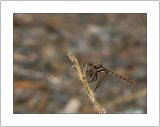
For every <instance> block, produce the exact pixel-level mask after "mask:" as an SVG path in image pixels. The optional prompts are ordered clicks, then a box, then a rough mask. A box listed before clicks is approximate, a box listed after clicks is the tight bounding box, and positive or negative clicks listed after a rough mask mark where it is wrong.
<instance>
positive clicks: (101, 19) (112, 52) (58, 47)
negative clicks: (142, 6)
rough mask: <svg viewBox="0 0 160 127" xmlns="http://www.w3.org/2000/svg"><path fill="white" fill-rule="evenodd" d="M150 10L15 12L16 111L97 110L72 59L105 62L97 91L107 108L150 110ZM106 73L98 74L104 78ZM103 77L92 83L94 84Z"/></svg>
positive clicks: (112, 110)
mask: <svg viewBox="0 0 160 127" xmlns="http://www.w3.org/2000/svg"><path fill="white" fill-rule="evenodd" d="M146 18H147V15H146V14H14V30H13V32H14V43H13V44H14V45H13V46H14V47H13V48H14V60H13V62H14V74H13V76H14V111H13V112H14V113H50V114H52V113H97V112H96V110H95V109H94V106H93V105H92V103H91V102H90V100H89V98H88V97H87V95H86V94H85V92H84V89H83V86H82V85H81V83H80V81H79V79H78V76H77V74H76V71H75V70H74V69H73V68H71V66H72V62H71V61H70V59H69V58H68V56H67V54H66V53H65V51H66V50H68V49H69V50H71V51H72V53H73V54H74V55H75V56H76V57H77V59H78V61H79V62H80V64H81V65H83V63H85V61H91V62H93V63H102V64H103V65H105V66H106V67H107V68H108V69H110V70H112V71H113V72H116V73H118V74H120V75H124V76H126V77H129V78H131V79H133V80H134V81H135V82H136V85H135V86H132V85H130V84H129V83H127V82H125V81H123V80H121V79H118V78H116V77H114V76H107V77H106V78H105V80H104V82H103V83H102V84H101V86H100V87H99V88H98V89H97V90H96V91H95V95H96V98H97V100H98V102H99V103H100V104H101V105H103V107H105V110H106V112H107V113H111V114H112V113H113V114H114V113H147V105H146V99H147V96H146V95H147V94H146V88H147V26H146V25H147V19H146ZM100 78H101V76H99V77H98V79H100ZM96 83H97V82H93V83H90V85H91V87H92V88H94V87H95V85H96Z"/></svg>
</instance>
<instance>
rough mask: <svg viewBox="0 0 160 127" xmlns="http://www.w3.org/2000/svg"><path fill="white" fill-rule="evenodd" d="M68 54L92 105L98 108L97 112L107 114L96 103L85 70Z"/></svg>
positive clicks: (68, 52)
mask: <svg viewBox="0 0 160 127" xmlns="http://www.w3.org/2000/svg"><path fill="white" fill-rule="evenodd" d="M67 54H68V56H69V58H70V60H71V61H72V62H73V66H72V67H74V68H76V70H77V74H78V77H79V79H80V81H81V82H82V85H83V86H84V88H85V92H86V93H87V95H88V97H89V99H90V101H91V102H92V104H93V105H94V107H95V108H96V110H97V112H98V113H105V109H104V108H103V107H102V106H100V104H99V103H98V102H97V101H96V98H95V95H94V92H93V91H92V90H91V88H90V87H89V84H88V82H87V80H86V75H85V72H84V70H83V71H82V70H81V67H80V65H79V63H78V61H77V59H76V57H75V56H74V55H73V54H72V53H71V52H70V51H67Z"/></svg>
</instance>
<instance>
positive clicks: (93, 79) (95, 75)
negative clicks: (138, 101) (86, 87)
mask: <svg viewBox="0 0 160 127" xmlns="http://www.w3.org/2000/svg"><path fill="white" fill-rule="evenodd" d="M96 80H97V72H95V74H94V76H93V78H92V79H91V80H89V81H88V83H90V82H94V81H96Z"/></svg>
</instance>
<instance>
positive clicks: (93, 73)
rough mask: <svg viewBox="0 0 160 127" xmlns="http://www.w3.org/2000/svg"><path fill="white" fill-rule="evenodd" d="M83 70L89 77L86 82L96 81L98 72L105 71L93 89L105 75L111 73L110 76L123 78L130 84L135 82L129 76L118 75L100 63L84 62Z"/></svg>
mask: <svg viewBox="0 0 160 127" xmlns="http://www.w3.org/2000/svg"><path fill="white" fill-rule="evenodd" d="M84 72H85V75H86V77H87V78H88V79H90V80H88V83H89V82H94V81H96V80H97V75H98V73H102V72H103V73H105V75H104V76H103V77H102V78H101V80H100V81H99V82H98V83H97V85H96V87H95V88H94V91H96V89H97V88H98V87H99V85H100V83H101V81H102V80H103V79H104V77H105V76H106V75H111V76H114V77H117V78H119V79H122V80H125V81H127V82H128V83H130V84H132V85H135V84H136V83H135V82H134V81H133V80H132V79H129V78H127V77H125V76H121V75H119V74H117V73H115V72H112V71H110V70H109V69H107V68H106V67H105V66H104V65H102V64H93V63H91V62H86V63H85V66H84Z"/></svg>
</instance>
